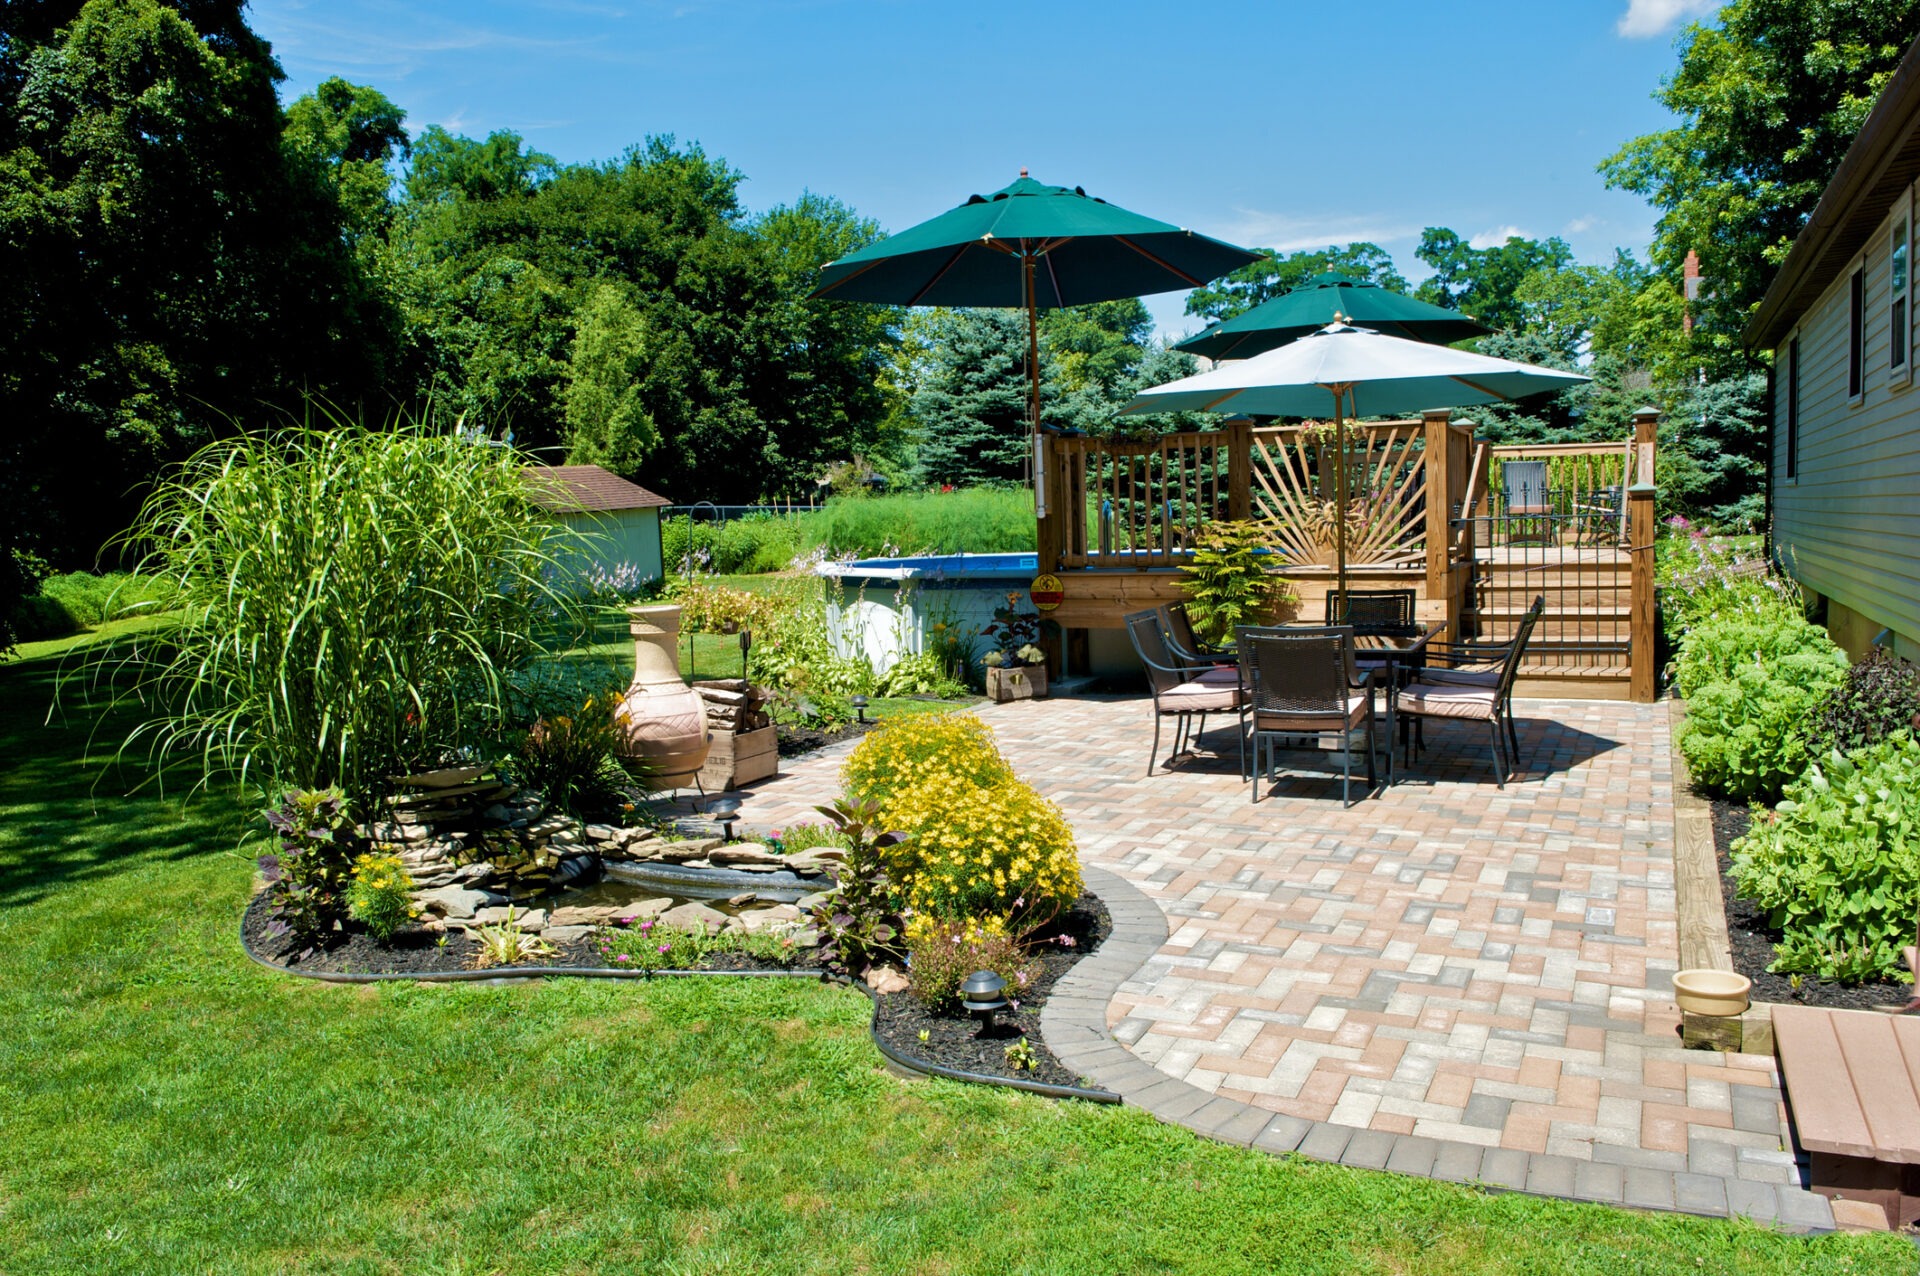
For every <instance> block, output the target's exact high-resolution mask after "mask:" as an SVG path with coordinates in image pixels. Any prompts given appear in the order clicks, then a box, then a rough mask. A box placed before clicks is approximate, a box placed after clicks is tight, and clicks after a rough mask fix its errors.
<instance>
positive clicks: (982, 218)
mask: <svg viewBox="0 0 1920 1276" xmlns="http://www.w3.org/2000/svg"><path fill="white" fill-rule="evenodd" d="M1259 260H1260V254H1258V253H1251V252H1248V251H1247V250H1246V249H1244V248H1236V247H1234V246H1233V245H1232V244H1227V243H1222V242H1221V241H1220V240H1217V239H1210V238H1208V237H1207V236H1205V235H1198V234H1195V233H1194V232H1193V231H1190V230H1184V229H1182V228H1181V227H1178V226H1174V225H1171V224H1169V223H1167V222H1163V221H1155V220H1154V219H1153V218H1151V217H1142V216H1141V215H1140V214H1138V213H1130V212H1128V211H1127V210H1126V209H1124V208H1120V207H1117V206H1115V205H1113V204H1109V203H1107V202H1106V201H1105V200H1102V199H1095V198H1094V197H1093V196H1091V195H1089V194H1087V193H1086V192H1085V191H1084V190H1081V189H1080V188H1079V187H1077V186H1072V187H1069V186H1047V185H1044V184H1042V183H1040V182H1036V181H1034V180H1033V179H1032V178H1030V177H1028V176H1027V170H1025V169H1024V168H1023V169H1021V170H1020V180H1018V181H1016V182H1014V183H1013V184H1012V185H1011V186H1008V187H1006V188H1005V189H1004V190H997V191H995V192H994V193H993V194H991V195H975V196H973V197H972V198H971V199H969V200H968V201H967V202H966V203H964V204H962V205H960V206H959V207H958V208H954V209H950V210H949V211H947V212H944V213H942V214H940V215H939V216H938V217H935V218H933V219H932V220H931V221H924V222H921V223H920V224H919V225H918V226H913V227H910V228H908V229H906V230H903V231H901V232H900V233H899V234H897V235H890V236H888V237H887V238H886V239H882V240H880V241H878V242H877V243H872V244H868V245H867V246H866V247H865V248H862V249H860V250H858V251H857V252H851V253H848V254H847V255H846V256H845V257H842V258H840V259H839V260H838V261H830V262H828V263H827V264H826V265H825V266H823V267H821V269H820V276H821V278H820V286H819V287H818V288H816V289H814V291H813V295H814V296H816V297H831V298H835V299H838V300H841V301H874V302H881V303H884V304H887V305H895V306H1018V307H1021V308H1023V309H1025V310H1026V312H1027V390H1028V399H1027V407H1028V414H1029V416H1030V418H1031V421H1032V428H1033V430H1034V432H1035V433H1036V434H1037V433H1038V432H1039V429H1040V325H1039V315H1038V312H1039V311H1040V310H1042V309H1053V308H1056V307H1059V306H1078V305H1084V304H1085V303H1087V302H1091V301H1115V300H1118V299H1119V298H1122V297H1138V296H1142V295H1144V294H1146V293H1155V292H1172V291H1174V290H1176V289H1180V288H1194V287H1198V286H1199V285H1201V284H1203V283H1206V282H1207V281H1208V280H1211V279H1217V278H1219V277H1220V276H1221V275H1224V274H1227V273H1228V272H1229V271H1234V270H1238V269H1239V268H1240V267H1242V266H1245V265H1249V264H1251V263H1253V262H1256V261H1259Z"/></svg>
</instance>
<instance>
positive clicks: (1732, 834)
mask: <svg viewBox="0 0 1920 1276" xmlns="http://www.w3.org/2000/svg"><path fill="white" fill-rule="evenodd" d="M1701 796H1702V797H1706V795H1705V794H1702V795H1701ZM1706 801H1707V802H1708V803H1709V804H1710V805H1711V806H1712V808H1713V849H1714V854H1715V855H1716V857H1717V858H1718V860H1719V864H1720V897H1721V899H1722V900H1724V901H1725V903H1726V909H1727V938H1728V939H1729V940H1730V941H1731V942H1732V944H1733V968H1734V969H1735V970H1737V971H1739V972H1740V973H1741V974H1743V975H1745V976H1746V977H1747V978H1749V979H1751V980H1753V998H1754V1000H1755V1001H1771V1002H1775V1003H1778V1004H1787V1005H1802V1006H1825V1007H1828V1008H1831V1009H1839V1010H1877V1009H1882V1008H1884V1007H1887V1006H1894V1007H1899V1006H1904V1005H1906V1004H1907V998H1909V997H1911V996H1912V995H1913V985H1912V984H1901V983H1879V982H1876V983H1866V984H1852V985H1848V984H1835V983H1828V982H1827V981H1826V980H1823V979H1821V978H1820V977H1819V976H1818V975H1802V976H1801V977H1800V987H1799V988H1798V989H1796V988H1795V987H1794V986H1793V982H1792V980H1791V979H1790V977H1788V976H1786V975H1776V974H1774V973H1773V972H1771V971H1769V970H1768V969H1767V963H1768V962H1770V961H1772V960H1773V945H1774V941H1776V940H1777V939H1779V938H1780V934H1779V932H1778V931H1776V930H1774V929H1772V928H1771V927H1769V926H1768V925H1767V917H1766V914H1765V913H1764V912H1762V911H1761V910H1760V908H1759V907H1758V906H1756V905H1755V904H1754V902H1753V901H1752V900H1749V899H1740V898H1738V897H1737V896H1736V895H1735V894H1734V893H1733V892H1734V887H1733V878H1732V876H1731V873H1730V870H1731V869H1732V867H1733V861H1732V860H1731V859H1730V858H1729V857H1728V850H1727V848H1728V847H1729V846H1731V845H1732V843H1733V840H1734V839H1735V838H1737V837H1739V836H1740V835H1741V834H1743V833H1745V832H1746V831H1747V825H1748V824H1749V823H1750V822H1751V819H1752V817H1751V816H1750V815H1749V814H1748V810H1747V808H1746V807H1745V806H1743V805H1741V804H1740V803H1738V802H1729V801H1727V800H1725V799H1724V798H1713V797H1706Z"/></svg>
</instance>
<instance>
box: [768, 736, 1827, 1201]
mask: <svg viewBox="0 0 1920 1276" xmlns="http://www.w3.org/2000/svg"><path fill="white" fill-rule="evenodd" d="M1517 708H1518V715H1519V718H1520V719H1521V721H1520V732H1521V751H1520V753H1521V758H1522V759H1523V760H1524V761H1525V763H1526V764H1527V768H1528V769H1526V770H1523V771H1522V772H1521V773H1520V774H1519V775H1517V776H1516V777H1515V778H1514V779H1512V780H1510V781H1509V782H1508V784H1507V787H1506V788H1505V790H1500V789H1497V788H1496V787H1495V786H1494V783H1493V778H1492V773H1491V769H1490V766H1489V764H1488V762H1487V758H1486V750H1485V748H1484V747H1483V743H1482V737H1481V735H1480V733H1479V731H1478V730H1477V729H1472V728H1464V727H1458V726H1455V725H1454V724H1446V723H1438V724H1429V728H1428V732H1427V734H1428V736H1429V739H1430V743H1429V746H1428V749H1427V752H1426V755H1425V757H1424V758H1421V759H1416V760H1415V762H1414V763H1413V764H1412V765H1411V766H1409V767H1405V768H1402V770H1401V772H1400V776H1399V780H1400V782H1399V783H1397V784H1396V785H1395V786H1394V787H1393V788H1391V789H1389V790H1388V791H1387V792H1386V794H1385V795H1384V796H1383V797H1381V798H1378V799H1374V800H1369V801H1365V802H1361V803H1358V804H1356V805H1355V806H1353V807H1351V808H1347V809H1342V807H1341V805H1340V801H1339V782H1338V770H1337V766H1334V765H1325V766H1322V767H1320V769H1318V770H1315V771H1306V770H1304V768H1306V767H1313V766H1315V765H1316V764H1320V763H1329V764H1330V763H1332V761H1333V758H1334V755H1332V754H1321V755H1318V756H1317V757H1316V756H1314V755H1309V754H1287V755H1283V766H1292V767H1295V768H1302V769H1293V770H1285V771H1283V776H1282V779H1281V780H1280V782H1279V785H1278V787H1277V789H1275V790H1273V792H1272V796H1265V795H1264V793H1263V798H1262V801H1261V802H1260V803H1259V804H1258V805H1257V806H1256V805H1251V804H1250V803H1249V801H1248V786H1247V784H1246V783H1245V782H1243V781H1241V780H1240V779H1239V776H1238V767H1237V762H1236V761H1235V759H1234V757H1233V733H1232V730H1231V728H1228V729H1225V730H1221V731H1217V732H1210V733H1209V734H1208V736H1207V737H1206V738H1205V739H1204V740H1203V745H1204V746H1208V747H1215V748H1218V749H1221V750H1224V751H1225V754H1226V756H1225V757H1224V758H1215V757H1210V756H1207V755H1205V754H1203V755H1201V756H1199V757H1196V758H1193V759H1190V760H1186V761H1183V762H1182V763H1180V764H1179V765H1178V766H1176V767H1175V768H1174V769H1173V770H1172V771H1167V772H1163V773H1160V774H1156V775H1154V776H1151V777H1149V776H1147V775H1146V774H1145V769H1146V753H1147V740H1148V738H1149V735H1150V734H1151V730H1152V722H1151V706H1150V704H1149V702H1148V701H1146V700H1145V699H1062V700H1048V701H1038V702H1031V701H1030V702H1022V703H1017V704H1010V705H998V706H991V707H988V708H986V709H984V710H982V715H983V716H984V717H985V719H986V721H988V722H989V723H990V724H992V726H993V727H994V729H995V733H996V735H997V737H998V739H999V741H1000V744H1001V747H1002V748H1003V750H1004V751H1005V752H1006V754H1007V755H1008V757H1009V759H1010V760H1011V761H1012V762H1013V764H1014V767H1015V769H1016V770H1017V771H1018V772H1019V773H1020V774H1021V775H1022V776H1023V777H1025V778H1026V779H1027V780H1029V781H1030V782H1031V783H1033V784H1034V785H1035V786H1036V787H1038V788H1039V789H1040V790H1041V791H1042V792H1043V793H1045V794H1046V795H1047V796H1048V797H1050V798H1052V799H1053V800H1054V801H1056V802H1058V803H1059V804H1060V805H1061V807H1062V808H1063V809H1064V810H1065V811H1066V814H1067V816H1068V818H1069V819H1070V820H1071V822H1072V824H1073V827H1074V830H1075V832H1076V834H1077V836H1078V838H1079V843H1080V851H1081V855H1082V857H1083V859H1084V861H1085V862H1086V863H1087V865H1088V866H1089V867H1090V868H1092V869H1093V870H1095V872H1094V873H1093V874H1091V875H1090V876H1094V877H1097V878H1100V879H1105V874H1104V873H1100V872H1099V870H1108V871H1110V872H1111V873H1113V874H1115V875H1117V877H1118V878H1119V879H1120V880H1121V881H1122V882H1124V883H1128V884H1131V886H1132V887H1135V888H1137V889H1138V890H1139V891H1140V892H1141V893H1142V894H1144V896H1145V897H1146V898H1147V899H1148V900H1151V901H1152V904H1153V905H1154V906H1155V907H1156V908H1157V909H1158V910H1159V913H1160V914H1161V915H1162V917H1163V918H1164V922H1165V928H1164V940H1163V941H1162V942H1157V943H1156V942H1155V941H1161V936H1162V932H1161V930H1160V928H1159V927H1158V926H1157V925H1154V924H1153V922H1154V919H1153V918H1152V915H1151V913H1146V914H1144V916H1145V919H1146V922H1147V925H1146V927H1145V930H1146V931H1147V932H1148V933H1147V938H1146V940H1145V941H1143V942H1139V943H1138V946H1137V947H1135V948H1124V947H1123V948H1121V949H1119V950H1117V951H1118V954H1119V956H1120V957H1121V958H1122V959H1123V960H1122V961H1121V963H1120V964H1121V965H1124V966H1126V967H1128V968H1127V969H1120V968H1119V966H1118V965H1114V963H1112V962H1110V963H1109V966H1110V967H1111V968H1112V976H1111V978H1110V979H1108V980H1107V981H1106V986H1105V987H1103V988H1102V989H1101V990H1100V991H1101V993H1102V994H1103V995H1104V996H1105V998H1106V1002H1105V1005H1104V1013H1103V1014H1102V1013H1099V1011H1100V1005H1099V1003H1100V997H1099V996H1095V997H1094V998H1093V999H1092V1000H1091V1001H1087V1002H1086V1004H1087V1005H1089V1006H1092V1007H1094V1008H1095V1011H1094V1013H1091V1014H1089V1015H1088V1016H1087V1025H1086V1027H1087V1029H1088V1033H1087V1038H1088V1039H1087V1041H1086V1042H1085V1043H1084V1044H1085V1045H1088V1046H1095V1045H1104V1046H1105V1049H1106V1050H1107V1053H1106V1054H1104V1055H1102V1054H1101V1053H1100V1051H1099V1050H1098V1049H1093V1050H1091V1051H1083V1052H1082V1053H1084V1054H1085V1061H1084V1062H1078V1061H1073V1060H1070V1062H1072V1063H1073V1066H1076V1067H1081V1068H1082V1069H1083V1070H1087V1069H1091V1070H1092V1071H1090V1073H1089V1075H1091V1076H1092V1077H1093V1079H1095V1080H1096V1081H1103V1082H1104V1083H1107V1084H1109V1085H1110V1087H1111V1088H1115V1089H1120V1090H1121V1092H1122V1093H1123V1094H1127V1093H1128V1089H1129V1088H1131V1089H1133V1090H1134V1091H1135V1092H1136V1093H1137V1092H1139V1091H1141V1090H1142V1089H1143V1088H1145V1089H1151V1090H1153V1094H1152V1095H1150V1096H1144V1098H1143V1099H1142V1106H1147V1107H1150V1108H1156V1109H1157V1110H1159V1109H1164V1111H1162V1115H1168V1116H1170V1117H1171V1118H1172V1119H1178V1120H1181V1121H1182V1122H1183V1123H1186V1124H1190V1125H1194V1126H1195V1127H1196V1128H1201V1129H1202V1130H1203V1132H1206V1133H1209V1134H1214V1135H1222V1136H1225V1137H1231V1138H1234V1139H1237V1140H1238V1141H1240V1142H1249V1143H1254V1144H1256V1145H1259V1146H1269V1147H1271V1146H1278V1145H1280V1144H1282V1143H1284V1144H1285V1145H1286V1146H1287V1147H1289V1148H1294V1147H1297V1148H1298V1149H1299V1150H1300V1151H1302V1152H1305V1153H1307V1154H1309V1155H1318V1156H1321V1157H1323V1158H1325V1159H1334V1160H1344V1161H1347V1162H1349V1163H1360V1164H1373V1165H1376V1166H1391V1168H1406V1169H1410V1170H1412V1171H1413V1172H1417V1173H1428V1174H1436V1175H1438V1176H1441V1177H1448V1178H1458V1179H1477V1180H1480V1181H1485V1182H1490V1183H1495V1184H1501V1185H1505V1186H1510V1187H1514V1188H1524V1189H1527V1190H1533V1191H1541V1192H1546V1193H1550V1194H1554V1195H1564V1196H1574V1197H1580V1198H1585V1199H1598V1200H1612V1201H1620V1202H1624V1203H1627V1204H1636V1205H1645V1206H1650V1207H1656V1208H1677V1209H1683V1210H1690V1211H1694V1212H1700V1213H1709V1214H1717V1213H1726V1212H1735V1213H1742V1214H1748V1215H1751V1216H1755V1217H1759V1218H1762V1219H1768V1220H1778V1221H1780V1222H1783V1223H1786V1224H1788V1225H1791V1226H1797V1227H1823V1226H1830V1225H1831V1217H1832V1216H1831V1211H1830V1210H1828V1208H1827V1205H1826V1202H1825V1201H1824V1200H1823V1199H1822V1198H1819V1197H1817V1196H1813V1195H1811V1194H1809V1193H1806V1192H1804V1191H1801V1190H1800V1189H1799V1187H1798V1180H1797V1178H1796V1175H1795V1169H1794V1158H1793V1154H1792V1152H1791V1150H1790V1149H1791V1144H1790V1142H1789V1137H1788V1133H1787V1129H1786V1122H1785V1111H1784V1108H1783V1105H1782V1102H1781V1096H1780V1090H1779V1084H1778V1080H1777V1076H1776V1073H1775V1069H1774V1063H1773V1060H1772V1059H1771V1058H1770V1057H1762V1056H1753V1055H1740V1054H1714V1053H1710V1052H1705V1051H1691V1050H1684V1049H1682V1048H1681V1047H1680V1042H1679V1037H1678V1035H1677V1031H1676V1029H1677V1026H1678V1023H1679V1012H1678V1011H1677V1010H1676V1009H1675V1007H1674V1005H1673V1002H1672V996H1671V987H1672V982H1671V981H1672V975H1673V972H1674V970H1675V968H1676V964H1677V953H1676V927H1675V908H1674V889H1673V881H1674V877H1673V809H1672V785H1673V777H1672V770H1671V766H1670V761H1669V733H1668V718H1667V708H1666V706H1665V705H1632V704H1618V703H1606V702H1595V701H1552V702H1549V701H1533V702H1521V703H1520V704H1519V705H1518V706H1517ZM845 752H846V750H845V749H844V748H840V749H834V750H829V751H826V752H825V753H823V754H820V755H815V756H813V757H810V758H806V759H802V760H801V761H799V762H798V763H794V764H785V765H786V768H787V769H786V772H785V774H783V775H782V776H781V777H779V778H778V779H776V780H771V781H768V782H765V783H763V784H760V785H757V786H755V787H754V789H753V790H752V791H751V796H750V798H749V799H748V801H747V804H746V806H745V809H744V810H743V812H742V816H743V818H744V819H745V820H746V821H747V822H748V823H749V824H750V825H751V826H752V827H755V828H761V829H766V828H775V827H779V826H781V825H783V824H786V823H790V822H793V821H795V820H805V819H817V818H818V817H817V816H815V815H814V814H813V813H812V810H811V807H812V805H813V804H814V803H815V802H818V801H824V800H828V799H830V798H831V797H832V796H834V795H835V794H836V793H837V792H838V777H837V771H838V767H839V764H840V761H841V760H842V758H843V757H844V755H845ZM1329 777H1331V778H1329ZM1105 880H1111V879H1105ZM1116 887H1117V890H1118V891H1119V892H1121V893H1128V894H1130V892H1125V888H1124V887H1119V886H1118V884H1116ZM1118 917H1119V913H1118V912H1116V918H1117V919H1118ZM1123 929H1124V928H1121V927H1118V926H1117V927H1116V939H1117V940H1123V939H1126V938H1127V936H1126V935H1125V934H1123V933H1122V932H1123ZM1134 938H1135V940H1136V941H1138V939H1139V936H1138V935H1136V936H1135V937H1134ZM1083 965H1085V966H1091V965H1092V963H1091V962H1089V963H1083ZM1081 991H1082V992H1083V993H1084V992H1085V989H1084V988H1083V989H1082V990H1081ZM1102 1019H1103V1020H1104V1023H1102V1022H1101V1020H1102ZM1102 1028H1104V1029H1105V1030H1106V1032H1107V1033H1109V1034H1110V1037H1111V1041H1110V1042H1103V1043H1096V1042H1095V1041H1094V1040H1093V1039H1094V1038H1095V1037H1098V1036H1099V1035H1100V1029H1102ZM1049 1031H1050V1033H1051V1030H1049ZM1049 1040H1050V1042H1051V1041H1052V1038H1051V1035H1050V1037H1049ZM1114 1042H1117V1043H1119V1044H1120V1045H1122V1046H1124V1047H1125V1053H1124V1054H1123V1053H1122V1052H1120V1051H1117V1050H1114V1049H1113V1046H1112V1043H1114ZM1053 1044H1055V1047H1056V1049H1061V1043H1057V1042H1056V1043H1053ZM1062 1053H1063V1057H1064V1055H1065V1054H1066V1053H1067V1051H1066V1050H1062ZM1109 1064H1110V1065H1112V1066H1108V1065H1109ZM1141 1064H1144V1065H1147V1066H1149V1067H1150V1068H1151V1069H1152V1070H1153V1071H1152V1073H1151V1074H1149V1073H1147V1072H1145V1071H1144V1070H1142V1069H1141V1068H1140V1065H1141ZM1103 1070H1104V1072H1106V1073H1108V1074H1110V1075H1109V1076H1103ZM1168 1080H1172V1081H1176V1082H1179V1083H1181V1084H1179V1085H1171V1086H1169V1085H1164V1084H1162V1085H1158V1086H1157V1087H1156V1086H1155V1085H1154V1084H1153V1083H1158V1082H1165V1081H1168ZM1143 1082H1144V1083H1146V1084H1145V1085H1144V1086H1143V1084H1142V1083H1143ZM1128 1097H1129V1099H1130V1101H1132V1100H1133V1099H1134V1097H1135V1096H1133V1095H1129V1096H1128ZM1203 1110H1204V1112H1205V1115H1204V1116H1201V1117H1196V1116H1195V1115H1194V1114H1196V1113H1200V1112H1202V1111H1203Z"/></svg>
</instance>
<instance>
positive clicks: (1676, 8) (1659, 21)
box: [1614, 0, 1720, 40]
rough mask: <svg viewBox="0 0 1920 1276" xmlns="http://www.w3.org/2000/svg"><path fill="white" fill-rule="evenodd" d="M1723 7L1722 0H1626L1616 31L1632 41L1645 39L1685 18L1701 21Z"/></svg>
mask: <svg viewBox="0 0 1920 1276" xmlns="http://www.w3.org/2000/svg"><path fill="white" fill-rule="evenodd" d="M1719 8H1720V0H1627V11H1626V12H1625V13H1623V14H1621V15H1620V21H1619V23H1618V24H1617V25H1616V26H1615V27H1614V30H1615V31H1617V32H1619V33H1620V34H1621V35H1623V36H1625V37H1626V38H1627V39H1629V40H1644V39H1646V38H1647V37H1649V36H1656V35H1659V34H1661V33H1662V32H1664V31H1666V30H1668V29H1669V28H1671V27H1672V26H1673V25H1674V24H1675V23H1677V22H1679V21H1680V20H1681V19H1683V18H1702V17H1705V16H1707V15H1708V14H1710V13H1713V12H1715V11H1717V10H1718V9H1719Z"/></svg>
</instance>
